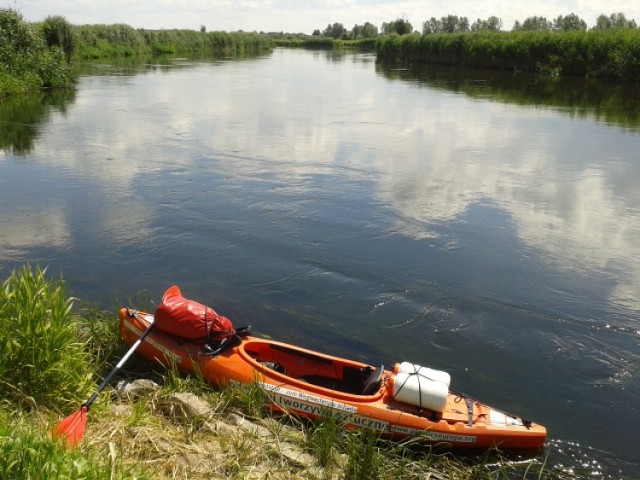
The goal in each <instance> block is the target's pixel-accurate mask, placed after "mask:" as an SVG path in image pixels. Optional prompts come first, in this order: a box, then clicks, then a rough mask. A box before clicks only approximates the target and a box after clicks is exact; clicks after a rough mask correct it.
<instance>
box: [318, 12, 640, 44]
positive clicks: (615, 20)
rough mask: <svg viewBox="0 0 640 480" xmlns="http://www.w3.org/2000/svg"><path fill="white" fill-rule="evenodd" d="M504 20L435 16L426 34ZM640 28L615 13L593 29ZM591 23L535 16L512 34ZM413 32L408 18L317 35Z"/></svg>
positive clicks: (495, 25) (484, 28)
mask: <svg viewBox="0 0 640 480" xmlns="http://www.w3.org/2000/svg"><path fill="white" fill-rule="evenodd" d="M502 27H503V23H502V19H500V18H499V17H496V16H490V17H488V18H486V19H480V18H478V19H477V20H475V21H474V22H473V23H471V22H470V21H469V19H468V18H467V17H458V16H457V15H447V16H446V17H441V18H440V19H436V18H435V17H431V18H430V19H429V20H425V21H424V22H423V24H422V34H423V35H429V34H434V33H464V32H499V31H502ZM635 28H638V26H637V24H636V22H635V20H633V19H627V17H626V16H625V14H624V13H622V12H618V13H612V14H610V15H609V16H607V15H605V14H601V15H599V16H598V18H597V19H596V23H595V25H594V26H593V27H592V28H591V29H590V30H594V31H607V30H613V29H635ZM587 30H588V28H587V22H585V21H584V20H583V19H581V18H580V17H579V16H578V15H576V14H575V13H570V14H569V15H559V16H558V17H556V18H554V19H552V20H548V19H547V18H546V17H539V16H533V17H528V18H527V19H525V20H524V21H522V22H520V21H519V20H516V21H515V23H514V25H513V27H512V29H511V31H514V32H516V31H517V32H575V31H587ZM409 33H420V32H419V31H417V30H415V29H414V28H413V25H412V24H411V23H410V22H409V20H407V19H406V18H397V19H395V20H393V21H391V22H384V23H383V24H382V26H381V28H380V30H378V27H376V26H375V25H374V24H372V23H371V22H366V23H364V24H363V25H358V24H356V25H354V26H353V28H352V29H351V30H349V29H347V28H346V27H345V26H344V25H343V24H342V23H338V22H336V23H333V24H328V25H327V27H326V28H325V29H323V30H320V29H316V30H314V31H313V36H317V37H327V38H333V39H336V40H338V39H340V40H360V39H366V38H375V37H377V36H378V35H393V34H396V35H406V34H409Z"/></svg>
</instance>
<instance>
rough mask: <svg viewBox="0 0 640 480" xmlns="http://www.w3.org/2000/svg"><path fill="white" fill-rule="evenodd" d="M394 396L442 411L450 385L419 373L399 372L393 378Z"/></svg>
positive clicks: (429, 408)
mask: <svg viewBox="0 0 640 480" xmlns="http://www.w3.org/2000/svg"><path fill="white" fill-rule="evenodd" d="M392 391H393V398H394V399H395V400H397V401H399V402H404V403H408V404H409V405H414V406H416V407H420V408H426V409H428V410H433V411H434V412H442V411H443V410H444V407H445V405H446V404H447V395H448V394H449V387H447V385H445V384H444V383H442V382H436V381H433V380H429V379H428V378H426V377H423V376H422V375H419V374H417V373H397V374H396V375H395V378H394V379H393V390H392Z"/></svg>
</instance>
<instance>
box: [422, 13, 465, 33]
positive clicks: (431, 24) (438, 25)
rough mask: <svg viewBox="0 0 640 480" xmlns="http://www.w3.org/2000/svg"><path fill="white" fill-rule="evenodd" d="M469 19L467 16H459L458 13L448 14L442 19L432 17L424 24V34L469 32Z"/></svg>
mask: <svg viewBox="0 0 640 480" xmlns="http://www.w3.org/2000/svg"><path fill="white" fill-rule="evenodd" d="M469 30H470V27H469V19H468V18H467V17H458V16H457V15H447V16H446V17H442V18H441V19H440V20H436V19H435V18H434V17H431V18H430V19H429V20H427V21H425V22H424V23H423V24H422V34H423V35H428V34H430V33H458V32H468V31H469Z"/></svg>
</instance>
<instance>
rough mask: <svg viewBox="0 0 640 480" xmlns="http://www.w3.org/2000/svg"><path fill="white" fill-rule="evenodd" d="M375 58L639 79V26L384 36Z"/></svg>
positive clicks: (553, 74)
mask: <svg viewBox="0 0 640 480" xmlns="http://www.w3.org/2000/svg"><path fill="white" fill-rule="evenodd" d="M376 50H377V53H378V58H380V59H383V60H391V61H402V62H423V63H436V64H442V65H455V66H458V67H481V68H490V69H499V70H510V71H526V72H534V73H540V74H544V75H552V76H557V75H580V76H590V77H602V78H612V79H618V80H623V81H630V82H640V29H614V30H607V31H596V30H590V31H579V32H520V31H516V32H469V33H457V34H429V35H404V36H398V35H389V36H385V37H381V38H379V39H378V42H377V45H376Z"/></svg>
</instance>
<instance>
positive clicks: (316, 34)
mask: <svg viewBox="0 0 640 480" xmlns="http://www.w3.org/2000/svg"><path fill="white" fill-rule="evenodd" d="M312 35H313V36H314V37H319V36H320V35H322V32H320V30H319V29H317V28H316V29H315V30H314V31H313V34H312Z"/></svg>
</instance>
